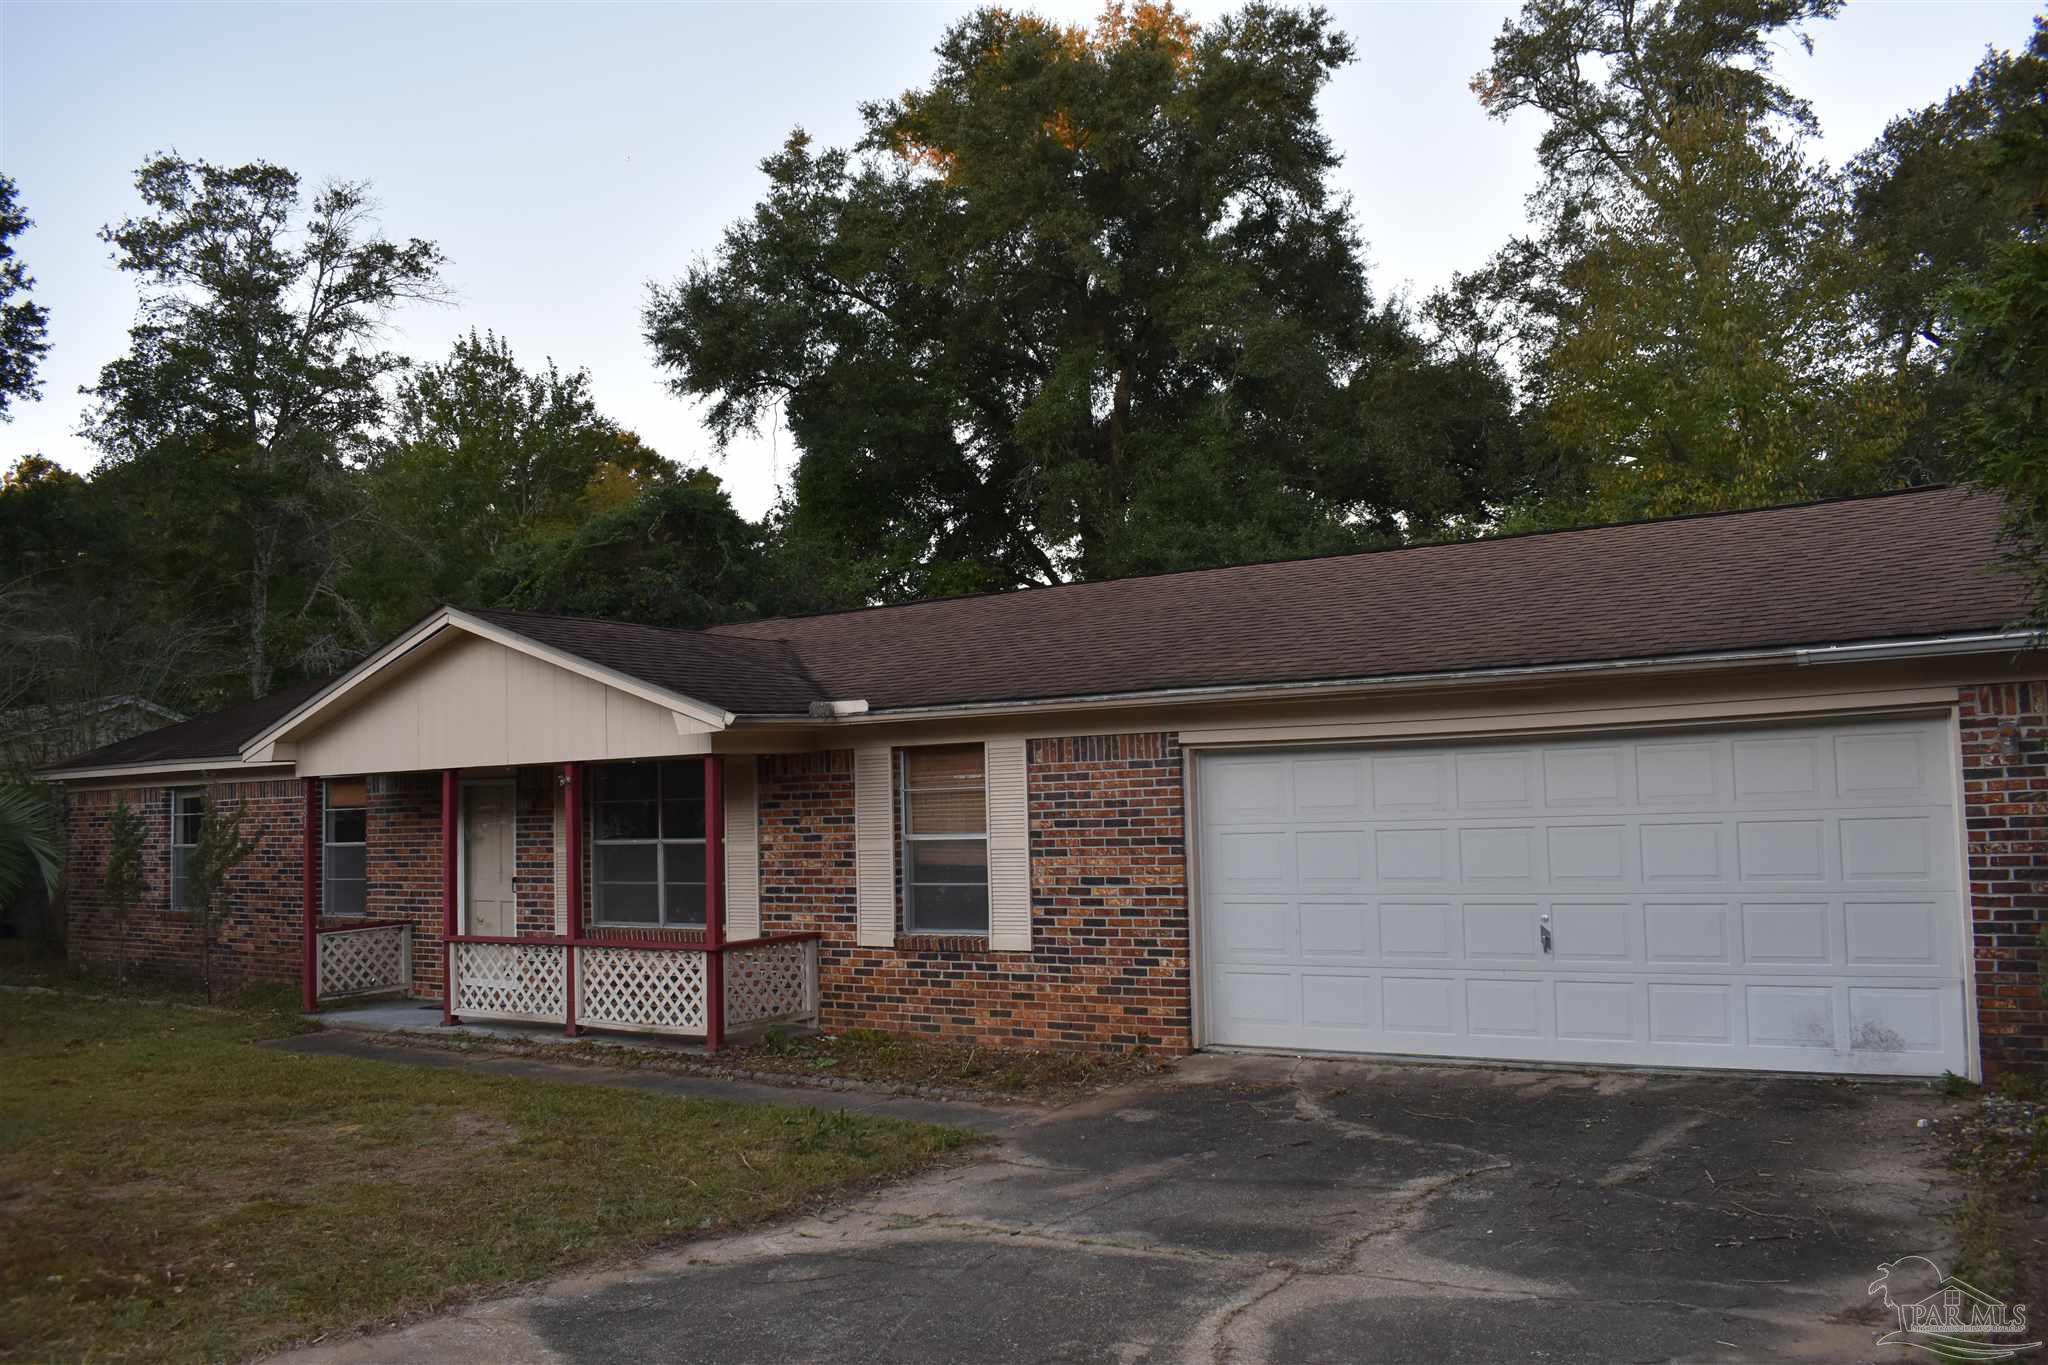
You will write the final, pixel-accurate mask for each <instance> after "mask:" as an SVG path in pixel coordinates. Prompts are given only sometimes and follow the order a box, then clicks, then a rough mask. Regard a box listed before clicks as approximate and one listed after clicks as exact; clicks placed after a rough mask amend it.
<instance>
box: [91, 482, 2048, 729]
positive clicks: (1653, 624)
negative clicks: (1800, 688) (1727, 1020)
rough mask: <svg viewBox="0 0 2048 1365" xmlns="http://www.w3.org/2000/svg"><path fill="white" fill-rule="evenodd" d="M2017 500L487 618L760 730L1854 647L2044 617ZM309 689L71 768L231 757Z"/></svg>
mask: <svg viewBox="0 0 2048 1365" xmlns="http://www.w3.org/2000/svg"><path fill="white" fill-rule="evenodd" d="M1999 513H2000V507H1999V504H1998V503H1997V502H1996V500H1994V499H1992V498H1990V497H1985V496H1974V495H1972V494H1969V493H1967V492H1965V491H1963V490H1960V489H1951V488H1934V489H1916V490H1912V491H1909V492H1903V493H1893V494H1885V495H1881V496H1877V497H1868V498H1852V499H1844V500H1840V501H1835V502H1821V503H1807V504H1803V505H1800V506H1796V507H1775V508H1767V509H1764V510H1762V511H1754V512H1730V513H1722V514H1717V515H1713V516H1702V517H1688V518H1680V519H1676V520H1667V521H1649V522H1637V523H1632V524H1629V525H1623V526H1602V527H1591V528H1587V529H1585V530H1578V531H1555V532H1547V533H1543V534H1538V535H1526V536H1504V537H1500V538H1497V539H1493V540H1479V541H1469V542H1463V543H1458V544H1448V545H1427V546H1417V547H1414V548H1411V549H1405V550H1388V551H1383V552H1380V553H1375V554H1355V555H1336V556H1329V557H1326V558H1321V559H1301V560H1289V561H1283V562H1278V563H1271V564H1246V565H1239V566H1236V567H1232V568H1223V569H1200V570H1194V571H1191V572H1187V573H1173V574H1159V575H1155V576H1153V577H1149V578H1125V579H1114V580H1110V581H1107V582H1101V583H1078V584H1071V585H1067V586H1064V587H1056V588H1033V589H1029V590H1025V591H1019V592H1010V593H996V594H991V595H987V596H981V597H958V598H942V599H938V600H934V601H927V602H913V603H907V604H904V605H902V606H894V607H872V608H868V609H865V610H861V611H849V612H835V613H831V614H827V615H821V616H803V617H786V618H782V619H779V620H770V621H753V622H748V623H746V624H743V625H733V626H719V627H714V628H713V629H711V630H708V631H688V630H667V629H662V628H659V627H654V626H639V625H630V624H626V623H622V622H610V621H595V620H588V619H584V618H578V617H567V616H548V615H543V614H538V613H532V612H511V611H477V612H473V613H471V614H472V615H475V616H478V617H481V618H483V619H484V620H486V621H489V622H491V623H492V624H494V625H497V626H499V627H501V628H503V629H506V630H512V631H517V632H518V633H520V634H522V635H525V636H527V637H528V638H530V639H533V640H537V641H539V642H541V643H543V644H546V645H550V646H552V647H554V648H557V649H561V650H564V651H566V652H568V653H572V654H576V655H579V656H581V657H583V658H586V659H589V660H590V661H592V662H593V663H598V664H602V665H604V666H606V667H609V668H613V669H616V670H618V671H619V672H621V673H625V674H628V675H630V676H632V677H635V678H638V679H640V680H641V681H643V682H647V683H651V684H653V685H654V686H657V687H662V688H666V689H668V690H670V691H674V692H679V693H682V694H684V695H686V696H690V697H694V698H696V699H697V700H699V701H703V702H708V703H711V704H713V705H717V706H722V707H724V708H725V709H726V710H728V711H732V712H734V713H736V714H739V715H803V714H805V712H806V711H807V710H808V708H809V705H810V703H811V702H813V701H819V700H825V699H846V700H851V699H860V700H864V701H866V702H867V703H868V704H869V706H870V707H871V708H873V709H875V710H888V709H891V708H897V707H915V706H945V705H956V704H963V703H974V702H998V703H999V702H1020V701H1032V700H1047V699H1056V698H1061V697H1078V696H1096V695H1104V694H1116V693H1136V692H1156V691H1164V690H1170V689H1175V688H1193V687H1227V686H1237V685H1258V684H1266V683H1289V682H1313V681H1323V680H1335V679H1350V678H1360V679H1363V678H1395V677H1401V676H1404V675H1411V674H1425V673H1442V672H1451V671H1458V670H1466V669H1486V668H1515V667H1528V666H1536V665H1544V664H1570V663H1592V662H1600V661H1606V660H1615V659H1647V658H1660V657H1671V656H1678V655H1688V654H1707V653H1717V652H1722V651H1737V650H1752V649H1769V648H1774V647H1779V648H1784V647H1792V646H1803V645H1829V644H1852V643H1864V642H1871V641H1881V640H1890V639H1902V638H1908V637H1915V636H1930V635H1945V634H1955V633H1961V632H1968V631H1977V630H1997V629H2000V628H2002V627H2005V626H2008V625H2011V624H2013V623H2014V622H2016V621H2018V620H2019V619H2020V618H2021V617H2022V616H2023V615H2024V614H2025V612H2026V608H2027V594H2026V591H2025V588H2024V585H2023V584H2022V583H2021V582H2020V581H2019V580H2018V579H2017V578H2015V577H2014V576H2013V575H2011V574H2009V573H2007V572H2005V571H2004V570H2003V569H2002V568H2000V567H1999V559H2000V546H1999V543H1998V526H1999ZM320 686H321V684H309V685H307V686H304V687H299V688H293V689H289V690H287V691H284V692H279V693H275V694H273V695H271V696H269V697H265V698H264V699H262V700H261V701H256V702H248V703H244V704H243V705H242V706H238V707H231V708H229V709H228V710H226V711H221V712H216V713H214V714H213V715H211V716H201V717H199V718H198V719H196V720H191V721H187V722H185V723H184V724H182V725H174V726H170V727H168V728H166V729H163V730H158V731H155V732H153V733H151V734H147V735H141V736H138V737H136V738H134V739H127V740H122V741H121V742H120V743H118V744H110V745H107V746H105V747H104V748H101V749H96V750H94V751H93V752H92V753H89V754H85V755H82V756H80V757H79V758H77V759H73V760H71V762H70V763H68V764H66V765H65V766H66V767H78V768H84V767H109V766H115V765H118V764H126V763H154V762H168V761H176V760H180V759H187V758H190V759H202V758H205V759H210V758H220V757H226V756H228V755H231V754H233V753H234V752H235V751H236V749H237V748H238V747H239V745H240V744H241V743H242V742H243V741H245V740H247V739H249V738H251V737H253V736H254V735H256V734H257V733H259V732H260V731H262V730H263V729H265V728H266V727H267V726H268V725H270V724H271V722H273V721H275V720H277V719H278V718H280V717H281V716H283V715H284V714H285V713H286V712H287V711H289V710H291V709H292V707H293V706H295V705H296V704H297V703H298V702H299V701H301V700H303V699H305V698H306V697H308V696H310V695H312V694H313V693H314V692H315V691H317V690H318V689H319V687H320Z"/></svg>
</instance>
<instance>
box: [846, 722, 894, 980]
mask: <svg viewBox="0 0 2048 1365" xmlns="http://www.w3.org/2000/svg"><path fill="white" fill-rule="evenodd" d="M895 777H896V771H895V761H894V755H893V754H892V753H891V751H890V749H889V746H888V745H886V744H874V745H864V746H862V747H861V748H858V749H855V750H854V751H853V864H854V881H855V884H856V886H857V888H858V891H857V900H858V906H857V909H856V911H855V914H854V921H855V932H854V941H855V942H857V943H859V944H860V946H861V947H863V948H891V947H894V946H895V944H896V792H895V787H896V781H895Z"/></svg>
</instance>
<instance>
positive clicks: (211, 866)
mask: <svg viewBox="0 0 2048 1365" xmlns="http://www.w3.org/2000/svg"><path fill="white" fill-rule="evenodd" d="M247 822H248V809H247V807H246V806H244V804H243V803H242V802H241V801H239V800H236V801H229V800H228V799H227V793H226V789H225V788H223V787H221V786H219V785H215V786H214V787H212V788H211V789H209V790H208V791H207V793H206V810H205V812H204V813H203V814H202V815H201V816H200V818H199V834H198V837H197V839H196V840H195V841H194V842H193V845H192V851H191V853H189V854H188V855H187V861H186V864H185V869H186V872H185V875H186V877H187V879H188V883H189V885H190V888H191V893H190V894H191V906H192V911H193V914H194V915H195V916H196V917H197V920H198V924H197V928H198V930H199V971H200V977H201V979H202V980H203V981H204V982H205V983H206V1000H207V1003H208V1004H211V1003H213V946H214V940H215V939H216V938H218V937H219V936H220V923H221V917H222V912H223V911H224V910H225V909H226V896H227V886H228V878H229V876H230V875H231V874H232V873H233V872H234V870H235V869H236V868H238V867H240V866H241V865H242V864H243V863H244V862H245V861H247V859H248V857H249V855H250V854H252V853H254V852H255V851H256V850H257V848H258V847H259V846H260V845H261V844H262V839H261V838H260V837H258V838H255V839H250V838H246V837H244V834H243V827H244V826H245V825H246V823H247Z"/></svg>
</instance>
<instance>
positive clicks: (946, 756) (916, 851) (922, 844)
mask: <svg viewBox="0 0 2048 1365" xmlns="http://www.w3.org/2000/svg"><path fill="white" fill-rule="evenodd" d="M898 772H899V773H900V775H901V779H902V791H903V804H902V809H903V926H904V929H905V931H906V932H908V933H912V934H985V933H987V932H988V793H987V788H986V785H985V780H984V777H983V772H982V746H981V745H979V744H965V745H959V746H956V747H950V748H931V749H905V750H903V751H902V754H901V764H900V766H899V768H898Z"/></svg>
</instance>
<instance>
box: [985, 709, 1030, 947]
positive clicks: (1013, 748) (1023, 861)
mask: <svg viewBox="0 0 2048 1365" xmlns="http://www.w3.org/2000/svg"><path fill="white" fill-rule="evenodd" d="M1024 750H1025V744H1024V741H1023V740H1021V739H992V740H990V741H988V744H987V745H986V753H987V764H986V768H985V770H984V771H985V772H986V774H987V783H988V946H989V947H990V948H992V949H994V950H995V951H997V952H1012V953H1028V952H1030V951H1031V844H1030V794H1029V791H1028V780H1027V776H1026V770H1025V759H1024Z"/></svg>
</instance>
